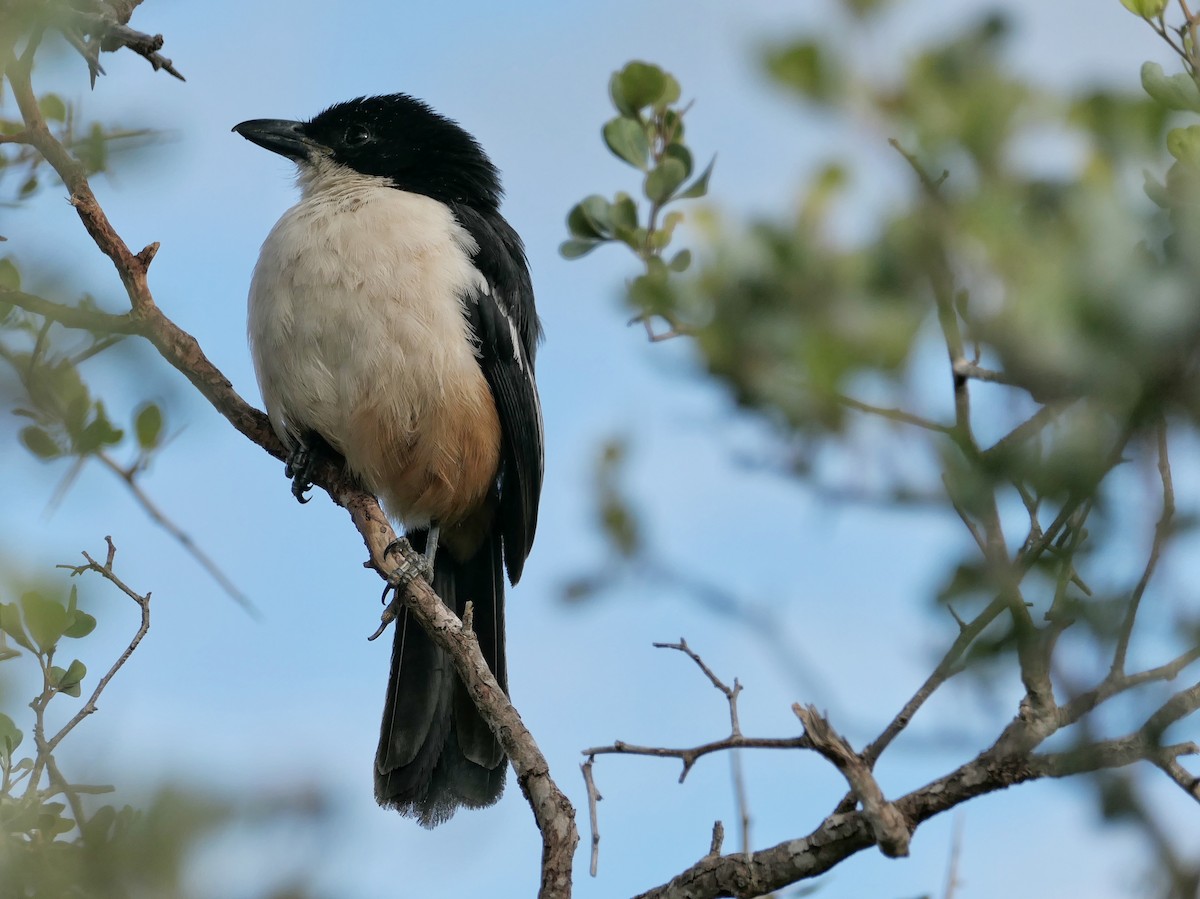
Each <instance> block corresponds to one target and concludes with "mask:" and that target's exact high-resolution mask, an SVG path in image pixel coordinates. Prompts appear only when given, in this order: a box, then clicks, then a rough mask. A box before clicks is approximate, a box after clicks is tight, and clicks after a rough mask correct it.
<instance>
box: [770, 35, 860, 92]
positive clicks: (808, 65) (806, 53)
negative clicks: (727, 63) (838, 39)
mask: <svg viewBox="0 0 1200 899" xmlns="http://www.w3.org/2000/svg"><path fill="white" fill-rule="evenodd" d="M765 62H766V66H767V72H768V74H770V76H771V77H772V78H774V79H775V80H776V81H777V82H779V83H780V84H782V85H783V86H784V87H788V88H791V89H792V90H794V91H796V92H797V93H798V94H800V95H801V96H803V97H805V98H807V99H809V100H816V101H822V102H824V101H828V100H830V99H831V98H833V97H834V96H835V95H836V93H837V92H838V90H839V88H840V86H841V84H842V82H843V80H844V79H843V78H842V77H841V76H840V75H839V74H838V73H837V71H836V67H835V66H834V64H833V63H832V62H831V61H830V60H829V59H828V58H827V57H826V54H825V51H824V49H823V48H822V46H821V45H820V44H818V43H817V42H815V41H800V42H798V43H795V44H790V45H788V46H785V47H779V48H776V49H773V50H770V51H768V52H767V54H766V60H765Z"/></svg>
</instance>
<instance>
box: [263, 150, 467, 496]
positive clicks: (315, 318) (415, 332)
mask: <svg viewBox="0 0 1200 899" xmlns="http://www.w3.org/2000/svg"><path fill="white" fill-rule="evenodd" d="M301 186H302V188H303V197H302V199H301V201H300V202H299V203H298V204H297V205H296V206H294V207H292V208H291V209H290V210H288V212H287V213H285V214H284V216H283V217H282V218H281V219H280V220H279V222H278V223H277V224H276V225H275V227H274V228H273V229H272V230H271V233H270V235H269V236H268V237H267V239H266V242H265V243H264V244H263V248H262V253H261V255H260V257H259V260H258V265H257V266H256V267H255V270H254V278H253V281H252V283H251V287H250V304H249V332H250V344H251V350H252V353H253V356H254V365H255V370H256V372H257V374H258V382H259V387H260V388H261V390H262V395H263V400H264V402H265V403H266V406H267V412H268V414H269V416H270V419H271V423H272V425H273V426H274V428H275V431H276V433H278V434H279V436H280V437H281V438H282V439H283V440H284V441H285V442H287V443H291V442H292V440H293V439H294V436H295V435H302V434H303V433H304V432H305V431H307V430H309V429H311V430H315V431H317V432H318V433H319V434H321V435H322V436H323V437H324V438H325V439H326V440H328V441H329V442H330V444H331V445H332V446H333V447H334V448H335V449H337V450H338V451H339V452H341V453H342V454H343V455H345V456H346V458H347V461H348V462H349V463H350V466H351V468H353V469H354V470H356V471H357V472H358V474H359V475H360V476H361V477H362V478H363V479H364V481H365V482H366V485H367V486H368V487H369V488H373V489H374V490H375V491H376V492H377V493H379V492H381V491H383V490H384V485H383V484H382V480H383V479H384V475H383V474H382V473H380V472H379V471H378V468H379V465H380V464H381V463H380V462H379V460H377V459H375V458H374V456H375V455H378V454H379V452H380V449H379V448H376V447H359V446H354V445H352V444H353V442H354V438H353V436H352V427H351V425H352V422H351V418H352V415H353V413H354V411H355V410H356V409H363V408H368V407H369V408H373V409H378V410H383V411H382V412H381V414H382V415H383V416H384V418H386V419H387V420H388V421H389V425H390V426H389V431H390V432H391V434H392V435H393V439H396V438H399V439H400V440H401V441H403V439H404V435H405V434H408V435H412V434H413V433H415V432H416V430H417V429H418V427H419V425H420V422H421V421H422V420H423V419H426V418H427V417H428V416H430V415H432V414H436V410H437V408H438V407H440V406H443V405H445V404H446V403H447V402H453V401H454V397H455V395H457V394H465V393H466V392H471V391H474V392H476V393H477V392H478V389H479V386H480V383H481V375H480V370H479V365H478V361H477V359H476V355H475V352H476V350H475V347H476V343H475V339H474V335H472V334H471V333H470V330H469V327H468V324H467V322H466V319H465V318H464V316H463V307H462V302H463V300H462V298H463V297H465V296H467V295H469V293H470V292H472V291H474V290H478V289H480V288H481V287H483V288H486V282H484V281H483V279H482V276H481V275H480V273H479V271H478V270H477V269H476V268H475V267H474V265H472V263H471V256H472V254H473V253H474V251H475V249H476V246H475V242H474V240H473V239H472V238H471V236H470V234H468V233H467V232H466V231H465V230H464V229H463V228H462V226H461V225H459V224H458V223H457V222H456V221H455V219H454V217H453V215H452V214H451V212H450V210H449V209H448V208H447V207H446V206H445V205H443V204H441V203H438V202H437V201H435V200H432V199H430V198H429V197H425V196H422V195H418V194H412V193H407V192H404V191H400V190H396V189H395V188H392V187H389V186H387V185H386V183H384V182H383V181H382V180H381V179H377V178H372V177H369V176H363V175H359V174H357V173H354V172H351V171H349V170H348V169H345V168H342V167H336V166H332V165H328V164H326V165H325V166H324V167H317V168H314V169H312V170H310V171H306V172H302V175H301Z"/></svg>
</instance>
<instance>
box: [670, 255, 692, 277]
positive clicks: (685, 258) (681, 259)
mask: <svg viewBox="0 0 1200 899" xmlns="http://www.w3.org/2000/svg"><path fill="white" fill-rule="evenodd" d="M691 264H692V251H691V250H680V251H679V252H678V253H676V254H675V255H674V256H673V257H672V258H671V261H670V262H668V263H667V268H669V269H670V270H671V271H673V272H686V271H687V269H688V266H689V265H691Z"/></svg>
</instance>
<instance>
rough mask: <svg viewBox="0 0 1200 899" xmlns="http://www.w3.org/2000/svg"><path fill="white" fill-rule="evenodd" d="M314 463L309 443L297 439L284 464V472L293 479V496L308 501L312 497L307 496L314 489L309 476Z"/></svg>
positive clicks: (300, 500) (301, 500) (303, 501)
mask: <svg viewBox="0 0 1200 899" xmlns="http://www.w3.org/2000/svg"><path fill="white" fill-rule="evenodd" d="M311 464H312V454H311V453H310V452H309V449H308V445H307V444H306V443H304V441H302V440H297V441H296V447H295V449H293V450H292V454H291V455H290V456H288V457H287V460H286V461H285V462H284V465H283V473H284V474H285V475H286V476H287V477H289V478H291V480H292V496H294V497H296V499H297V501H299V502H301V503H307V502H308V501H309V500H310V499H312V497H310V496H307V495H306V494H307V493H308V491H310V490H312V488H313V482H312V481H310V480H309V478H308V471H309V466H310V465H311Z"/></svg>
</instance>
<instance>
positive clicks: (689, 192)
mask: <svg viewBox="0 0 1200 899" xmlns="http://www.w3.org/2000/svg"><path fill="white" fill-rule="evenodd" d="M716 164H717V157H716V156H714V157H713V158H712V161H711V162H709V164H708V165H707V166H705V168H704V171H703V172H701V173H700V177H699V178H697V179H696V180H695V181H693V182H692V183H691V184H689V185H688V186H687V187H686V188H684V190H683V192H682V193H681V194H679V196H677V197H676V198H675V199H677V200H695V199H698V198H699V197H702V196H704V195H705V194H707V193H708V179H709V178H710V177H712V170H713V166H714V165H716Z"/></svg>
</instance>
